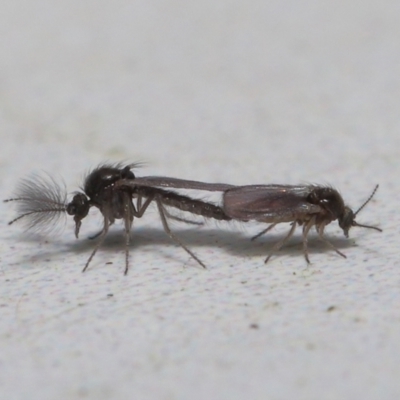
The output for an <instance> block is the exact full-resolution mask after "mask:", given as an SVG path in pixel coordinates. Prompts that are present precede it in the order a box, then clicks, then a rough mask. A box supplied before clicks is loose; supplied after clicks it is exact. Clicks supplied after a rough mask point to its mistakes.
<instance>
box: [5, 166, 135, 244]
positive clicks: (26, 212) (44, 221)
mask: <svg viewBox="0 0 400 400" xmlns="http://www.w3.org/2000/svg"><path fill="white" fill-rule="evenodd" d="M134 166H136V164H130V165H127V166H122V165H120V164H115V165H108V164H104V165H100V166H99V167H97V168H96V169H94V170H93V171H92V172H90V173H89V175H88V176H87V177H86V178H85V181H84V186H83V193H82V192H76V193H75V195H74V196H73V198H72V200H71V201H70V202H67V192H66V188H65V184H63V186H60V185H59V184H58V182H56V180H55V179H54V178H52V177H51V176H49V175H43V176H40V175H32V177H30V178H25V179H23V180H21V182H20V183H19V184H18V186H17V189H16V191H15V196H14V197H13V198H11V199H7V200H4V201H5V202H10V201H15V202H17V203H18V206H17V213H18V216H17V217H16V218H14V219H13V220H12V221H10V222H9V225H11V224H13V223H14V222H16V221H19V220H22V221H23V222H24V223H25V226H26V228H27V229H28V230H33V231H37V232H50V231H52V230H54V228H55V227H56V226H57V225H58V222H59V220H60V218H61V217H62V216H65V215H66V214H68V215H71V216H73V217H74V221H75V236H76V237H78V235H79V229H80V227H81V225H82V219H84V218H85V217H86V216H87V215H88V213H89V210H90V208H91V207H93V206H95V207H97V208H99V209H100V211H101V212H102V214H103V215H104V217H105V218H107V219H108V221H109V223H110V224H112V223H113V222H114V220H115V219H116V218H121V211H122V209H123V207H125V206H126V205H125V204H124V201H123V200H124V199H123V197H121V193H122V192H123V191H127V190H130V191H131V192H132V193H133V191H134V189H127V188H123V189H121V188H119V189H118V190H113V188H114V185H115V183H116V182H117V181H118V180H119V179H135V175H134V174H133V172H132V171H131V168H132V167H134Z"/></svg>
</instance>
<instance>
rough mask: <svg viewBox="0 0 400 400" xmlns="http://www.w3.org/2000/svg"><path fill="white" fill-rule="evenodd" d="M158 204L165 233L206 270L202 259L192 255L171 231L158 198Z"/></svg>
mask: <svg viewBox="0 0 400 400" xmlns="http://www.w3.org/2000/svg"><path fill="white" fill-rule="evenodd" d="M156 203H157V208H158V212H159V213H160V218H161V222H162V224H163V228H164V231H165V233H166V234H167V235H168V236H169V237H170V238H171V239H172V240H173V241H174V242H175V243H178V244H179V245H180V246H181V247H182V248H183V250H185V251H186V253H188V254H189V255H190V256H191V257H192V258H193V259H195V260H196V261H197V262H198V263H199V264H200V265H201V266H202V267H203V268H206V266H205V265H204V264H203V263H202V262H201V261H200V259H199V258H198V257H196V256H195V255H194V253H192V252H191V251H190V250H189V249H188V248H187V247H186V246H185V245H184V244H183V243H182V242H181V241H180V240H179V239H178V237H176V236H175V235H174V234H173V233H172V232H171V230H170V229H169V226H168V222H167V219H166V217H165V211H164V207H163V205H162V203H161V201H160V200H159V199H158V198H157V197H156Z"/></svg>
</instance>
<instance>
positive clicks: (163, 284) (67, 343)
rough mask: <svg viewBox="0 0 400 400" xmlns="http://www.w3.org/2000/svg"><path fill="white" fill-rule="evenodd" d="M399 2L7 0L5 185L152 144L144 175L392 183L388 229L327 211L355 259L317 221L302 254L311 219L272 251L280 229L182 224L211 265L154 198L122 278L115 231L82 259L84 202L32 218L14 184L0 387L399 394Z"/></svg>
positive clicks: (2, 62) (1, 88)
mask: <svg viewBox="0 0 400 400" xmlns="http://www.w3.org/2000/svg"><path fill="white" fill-rule="evenodd" d="M399 4H400V3H399V2H397V1H393V0H392V1H379V2H378V1H353V2H350V3H349V2H347V1H336V2H332V1H302V2H297V1H294V0H291V1H289V0H288V1H284V2H282V1H270V2H265V1H253V2H248V1H229V0H224V1H219V2H215V1H201V2H196V3H195V2H192V3H188V2H184V1H173V0H170V1H148V0H146V1H144V0H142V1H136V2H128V1H114V2H109V1H86V2H78V1H58V2H54V1H46V0H38V1H35V2H24V1H22V0H16V1H13V2H6V3H4V4H3V5H2V12H1V14H0V32H1V34H0V54H1V58H0V70H1V81H0V102H1V104H0V110H1V114H0V121H1V131H0V135H1V148H0V155H1V170H0V173H1V182H2V185H1V193H0V195H1V197H2V198H6V197H9V196H10V194H11V193H12V190H13V188H14V186H15V179H17V178H20V177H22V176H24V174H26V173H29V172H31V171H40V170H46V171H48V172H51V173H53V174H55V175H56V176H62V177H64V179H65V181H66V183H67V186H68V188H69V191H70V192H73V191H74V190H76V189H77V188H78V186H79V185H80V184H81V178H82V176H83V174H84V172H85V171H87V170H88V169H89V168H91V167H93V166H95V165H96V164H97V163H99V162H101V161H104V160H118V161H119V160H132V161H140V160H141V161H148V163H149V164H148V165H147V167H146V168H145V169H143V170H142V171H139V174H146V175H148V174H158V175H168V176H177V177H182V178H184V177H186V178H190V179H199V180H206V181H214V182H215V181H225V182H229V183H235V184H246V183H272V182H276V183H301V182H318V183H331V184H333V185H335V186H336V187H338V188H340V190H341V192H342V193H343V195H344V197H345V199H346V200H347V201H348V202H349V204H350V205H351V206H353V207H355V208H356V207H357V206H358V205H359V204H361V202H362V201H363V200H364V199H365V198H366V197H367V196H368V195H369V193H370V192H371V190H372V189H373V186H374V185H375V184H376V183H380V185H381V187H380V189H379V191H378V193H377V195H376V198H375V200H374V201H372V202H371V204H370V205H369V206H368V207H367V208H366V209H365V210H364V211H363V212H362V214H361V215H360V217H359V221H360V222H364V223H371V224H372V223H374V224H375V223H376V224H379V225H380V226H381V227H382V228H384V232H383V233H382V234H379V233H378V232H375V231H367V230H361V229H353V230H352V231H351V232H350V234H351V239H349V240H346V239H345V238H343V236H342V235H341V231H340V230H339V228H338V227H337V224H332V225H331V226H329V227H328V229H327V232H328V237H329V238H330V239H331V240H332V242H333V243H334V244H335V245H336V246H338V247H339V248H340V249H341V250H342V251H344V252H345V253H346V255H347V257H348V258H347V260H344V259H342V258H340V257H338V256H337V255H336V254H334V253H332V252H331V251H329V250H326V249H325V247H324V246H322V245H321V244H319V243H318V242H317V241H313V240H312V241H311V260H312V265H311V266H310V267H309V268H306V266H305V262H304V259H303V257H302V255H301V247H300V246H299V245H298V244H296V243H298V241H299V236H298V235H296V240H294V242H293V243H294V245H293V246H289V248H286V249H285V250H283V251H282V252H281V253H280V255H279V257H275V258H274V259H273V260H271V263H270V264H268V265H267V266H266V265H264V264H263V259H264V257H265V255H266V254H267V251H268V248H269V247H270V246H271V245H272V243H273V242H274V241H276V240H277V238H278V237H279V236H277V235H278V233H276V234H270V235H269V236H267V237H266V238H264V239H263V240H260V241H259V242H250V241H249V240H248V238H249V237H250V234H251V233H252V232H255V231H256V230H257V227H250V228H249V227H247V226H244V225H243V226H240V225H237V224H236V225H235V224H233V225H227V224H222V223H221V224H218V225H214V224H212V223H210V224H207V225H206V226H205V227H203V228H196V229H189V228H190V227H189V228H188V227H186V226H182V225H179V224H174V226H173V228H174V230H175V231H176V232H177V233H178V234H180V236H181V237H182V238H183V239H184V241H185V242H186V243H187V245H188V246H189V247H190V248H191V249H192V250H193V251H195V252H196V254H197V255H198V256H199V257H200V258H201V259H202V260H203V261H204V262H205V263H206V264H207V265H208V266H209V269H208V270H207V271H202V270H200V269H199V268H198V267H197V265H196V264H195V263H194V262H193V261H191V260H189V259H188V257H187V256H186V254H185V253H184V252H183V251H182V250H181V249H179V248H177V247H176V246H174V245H173V244H171V243H170V241H169V240H168V238H167V237H166V236H165V234H164V233H163V232H162V229H161V224H160V221H159V220H158V218H157V214H156V213H155V211H153V212H150V213H148V214H146V215H145V217H144V218H143V220H142V221H136V224H135V230H134V238H135V242H134V243H133V245H132V252H131V270H130V273H129V275H128V276H127V277H124V276H123V275H122V271H123V267H124V256H123V244H122V236H121V235H120V232H119V230H118V229H114V230H113V232H112V233H111V234H110V237H109V240H107V242H106V244H105V246H104V247H103V248H102V249H101V250H100V252H99V253H98V256H97V257H96V258H95V260H94V262H93V264H92V266H91V269H90V270H89V271H88V272H87V273H86V274H81V272H80V271H81V268H82V267H83V265H84V263H85V261H86V259H87V257H88V255H89V253H90V249H91V248H92V243H90V242H88V241H87V240H85V239H84V238H85V237H86V236H87V235H88V234H89V233H93V232H95V231H96V229H97V227H98V221H96V219H95V217H93V219H91V220H88V221H87V222H86V221H85V224H84V229H83V232H82V238H81V240H79V241H76V240H75V238H74V236H73V230H72V225H71V221H69V222H68V224H67V228H66V229H65V230H64V232H63V234H61V235H59V236H56V237H50V238H34V237H33V238H32V237H31V238H29V237H28V238H26V237H23V236H22V235H21V228H20V227H19V226H17V225H16V226H13V227H8V226H7V225H6V221H8V220H10V219H11V218H12V216H13V215H14V214H13V207H11V205H9V204H3V205H2V207H1V214H0V219H1V228H0V246H1V274H0V294H1V297H0V307H1V308H0V310H1V318H0V397H1V398H4V399H27V398H30V399H32V398H37V399H39V398H40V399H55V398H57V399H80V398H82V399H96V400H97V399H109V398H113V399H126V398H135V399H228V398H229V399H244V398H249V399H250V398H251V399H290V400H292V399H307V400H310V399H318V400H319V399H361V398H362V399H364V400H365V399H367V400H368V399H380V400H381V399H398V398H400V380H399V375H400V369H399V360H400V269H399V267H400V262H399V261H400V254H399V250H398V246H399V242H400V241H399V234H398V232H399V212H400V207H399V201H398V198H399V186H400V185H399V176H400V171H399V158H400V148H399V144H400V135H399V132H400V123H399V121H400V119H399V100H400V84H399V76H400V75H399V65H400V52H399V42H398V38H399V35H400V28H399V27H400V21H399V19H400V17H399V15H400V6H399ZM117 228H118V227H117ZM258 228H259V227H258ZM182 229H183V231H182ZM285 229H287V227H285V228H284V230H279V231H278V232H284V231H285ZM109 261H110V262H112V263H113V264H112V265H106V264H105V263H106V262H109ZM111 294H112V295H113V296H109V295H111ZM331 307H334V309H333V310H332V311H328V310H330V309H331ZM252 324H257V325H258V329H252V328H251V325H252Z"/></svg>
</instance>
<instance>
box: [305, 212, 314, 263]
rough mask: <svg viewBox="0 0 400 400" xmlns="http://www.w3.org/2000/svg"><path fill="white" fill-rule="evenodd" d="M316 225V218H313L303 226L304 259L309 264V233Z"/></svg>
mask: <svg viewBox="0 0 400 400" xmlns="http://www.w3.org/2000/svg"><path fill="white" fill-rule="evenodd" d="M314 224H315V218H314V217H313V218H311V219H310V220H309V221H308V222H307V223H306V224H305V225H304V226H303V251H304V258H305V259H306V261H307V264H311V263H310V258H309V257H308V239H307V236H308V233H309V232H310V229H311V227H312V226H313V225H314Z"/></svg>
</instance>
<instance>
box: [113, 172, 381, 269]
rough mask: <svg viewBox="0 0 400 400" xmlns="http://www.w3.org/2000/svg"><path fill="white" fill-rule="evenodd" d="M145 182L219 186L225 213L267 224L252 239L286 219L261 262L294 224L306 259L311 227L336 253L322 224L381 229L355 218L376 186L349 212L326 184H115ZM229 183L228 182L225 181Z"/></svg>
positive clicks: (185, 185) (184, 184) (180, 183)
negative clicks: (278, 237)
mask: <svg viewBox="0 0 400 400" xmlns="http://www.w3.org/2000/svg"><path fill="white" fill-rule="evenodd" d="M141 184H143V185H146V186H158V187H162V188H175V189H176V188H181V189H200V190H209V191H214V190H221V191H222V192H223V200H222V205H221V208H222V210H223V212H224V213H225V215H226V216H227V217H229V218H230V219H232V220H236V221H243V222H247V221H251V220H253V221H258V222H266V223H269V224H270V225H269V226H268V227H267V228H266V229H264V230H263V231H261V232H260V233H259V234H257V235H256V236H254V237H253V238H252V240H254V239H256V238H258V237H260V236H262V235H264V234H265V233H267V232H268V231H270V230H271V229H272V228H274V227H275V226H276V225H277V224H280V223H284V222H288V223H291V228H290V230H289V232H288V234H287V235H286V236H285V237H284V238H283V239H282V240H280V241H278V242H277V243H276V244H275V245H274V246H273V248H272V250H271V252H270V253H269V255H268V257H267V258H266V259H265V262H268V260H269V259H270V258H271V256H272V255H273V254H274V253H275V252H276V251H278V250H279V249H280V248H281V247H282V246H283V245H284V244H285V243H286V242H287V241H288V240H289V239H290V238H291V237H292V235H293V233H294V231H295V229H296V226H297V225H300V226H302V227H303V250H304V257H305V259H306V261H307V263H310V259H309V256H308V245H307V244H308V234H309V232H310V230H311V228H312V227H315V230H316V231H317V234H318V236H319V238H320V239H321V240H322V241H323V242H324V243H326V244H327V245H328V246H329V247H330V248H331V249H333V250H334V251H336V253H338V254H339V255H341V256H342V257H344V258H346V256H345V255H344V254H343V253H342V252H341V251H339V250H338V249H337V248H336V247H335V246H334V245H333V244H332V243H330V242H329V241H328V240H327V239H325V237H324V229H325V226H326V225H328V224H330V223H331V222H332V221H335V220H338V223H339V226H340V228H341V229H342V230H343V233H344V235H345V236H346V237H349V230H350V228H351V227H353V226H359V227H362V228H368V229H375V230H377V231H379V232H382V230H381V229H379V228H378V227H376V226H369V225H363V224H359V223H358V222H357V221H356V216H357V215H358V213H359V212H360V211H361V210H362V209H363V208H364V207H365V206H366V205H367V204H368V202H369V201H370V200H371V199H372V197H373V196H374V194H375V192H376V191H377V189H378V185H376V186H375V188H374V190H373V192H372V194H371V195H370V196H369V198H368V199H367V200H366V201H365V202H364V203H363V204H362V205H361V207H359V209H358V210H357V211H356V212H353V211H352V209H351V208H350V207H348V206H347V205H346V204H345V203H344V201H343V198H342V196H341V195H340V194H339V192H338V191H337V190H336V189H333V188H332V187H329V186H318V185H298V186H292V185H248V186H230V187H224V185H223V184H205V183H202V182H195V181H186V180H180V179H171V178H163V177H143V178H139V179H138V180H137V181H135V182H131V181H125V180H121V181H120V182H118V185H127V186H130V185H141ZM227 186H229V185H227Z"/></svg>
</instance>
